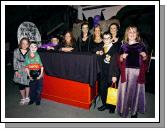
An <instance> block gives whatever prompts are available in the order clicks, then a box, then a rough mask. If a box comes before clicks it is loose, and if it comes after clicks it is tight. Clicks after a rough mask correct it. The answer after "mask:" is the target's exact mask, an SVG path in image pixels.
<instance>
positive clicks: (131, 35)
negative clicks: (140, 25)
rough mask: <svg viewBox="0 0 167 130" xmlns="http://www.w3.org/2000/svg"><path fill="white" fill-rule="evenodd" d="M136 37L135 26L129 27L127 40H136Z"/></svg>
mask: <svg viewBox="0 0 167 130" xmlns="http://www.w3.org/2000/svg"><path fill="white" fill-rule="evenodd" d="M136 38H137V29H136V28H130V29H129V30H128V40H129V41H136Z"/></svg>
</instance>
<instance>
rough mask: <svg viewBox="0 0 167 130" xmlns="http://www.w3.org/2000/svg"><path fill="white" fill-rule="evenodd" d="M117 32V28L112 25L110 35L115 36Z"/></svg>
mask: <svg viewBox="0 0 167 130" xmlns="http://www.w3.org/2000/svg"><path fill="white" fill-rule="evenodd" d="M117 31H118V28H117V26H116V25H115V24H113V25H111V26H110V33H111V34H112V35H116V34H117Z"/></svg>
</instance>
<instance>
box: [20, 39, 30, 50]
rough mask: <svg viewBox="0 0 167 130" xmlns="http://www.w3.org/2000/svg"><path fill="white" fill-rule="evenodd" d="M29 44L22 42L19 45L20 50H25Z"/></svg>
mask: <svg viewBox="0 0 167 130" xmlns="http://www.w3.org/2000/svg"><path fill="white" fill-rule="evenodd" d="M28 46H29V44H28V41H27V40H23V41H22V44H21V49H23V50H26V49H27V48H28Z"/></svg>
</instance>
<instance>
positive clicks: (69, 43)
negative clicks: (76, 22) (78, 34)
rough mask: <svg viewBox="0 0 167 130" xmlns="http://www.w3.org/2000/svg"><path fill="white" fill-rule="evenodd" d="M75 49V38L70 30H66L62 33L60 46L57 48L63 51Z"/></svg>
mask: <svg viewBox="0 0 167 130" xmlns="http://www.w3.org/2000/svg"><path fill="white" fill-rule="evenodd" d="M75 49H76V45H75V39H74V36H73V34H72V32H70V31H67V32H66V33H65V35H64V41H63V44H62V47H61V48H60V49H59V50H60V51H63V52H72V51H74V50H75Z"/></svg>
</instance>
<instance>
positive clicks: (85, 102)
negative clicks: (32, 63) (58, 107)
mask: <svg viewBox="0 0 167 130" xmlns="http://www.w3.org/2000/svg"><path fill="white" fill-rule="evenodd" d="M39 55H40V57H41V60H42V63H43V66H44V71H45V74H44V80H43V91H42V97H43V98H47V99H50V100H53V101H56V102H60V103H65V104H69V105H73V106H77V107H80V108H85V109H89V108H90V106H91V103H92V101H93V99H94V98H95V97H96V96H97V94H98V93H97V92H98V87H97V82H96V80H97V75H98V73H99V72H100V69H99V64H98V60H97V56H96V55H95V54H91V53H81V52H75V53H63V52H62V53H57V52H46V51H42V52H39Z"/></svg>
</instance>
